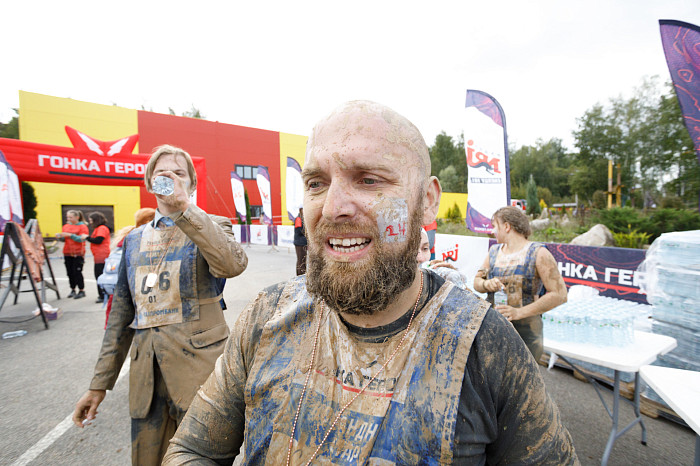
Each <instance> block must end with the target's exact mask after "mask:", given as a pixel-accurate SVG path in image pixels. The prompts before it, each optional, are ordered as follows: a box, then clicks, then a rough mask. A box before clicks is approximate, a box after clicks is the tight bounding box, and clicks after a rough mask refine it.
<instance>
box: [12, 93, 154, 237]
mask: <svg viewBox="0 0 700 466" xmlns="http://www.w3.org/2000/svg"><path fill="white" fill-rule="evenodd" d="M19 104H20V112H19V132H20V139H21V140H23V141H31V142H37V143H41V144H52V145H56V146H63V147H73V145H72V144H71V142H70V139H68V135H66V130H65V128H64V127H65V126H66V125H68V126H70V127H72V128H75V129H77V130H78V131H80V132H82V133H85V134H86V135H88V136H90V137H93V138H95V139H99V140H102V141H112V140H115V139H120V138H123V137H126V136H131V135H132V134H137V133H138V112H137V111H136V110H130V109H125V108H121V107H116V106H109V105H100V104H93V103H89V102H80V101H77V100H73V99H66V98H61V97H53V96H48V95H42V94H35V93H32V92H25V91H20V92H19ZM134 153H138V145H137V146H136V148H135V149H134ZM31 185H32V186H33V187H34V190H35V192H36V197H37V208H36V211H37V220H39V225H40V227H41V231H42V233H43V234H44V235H54V234H55V233H57V232H59V231H61V227H62V223H61V222H62V219H61V206H62V205H74V204H76V205H106V206H114V222H115V224H116V225H112V226H113V227H115V231H118V230H119V229H120V228H122V227H125V226H127V225H133V223H134V212H135V211H136V210H138V209H139V208H140V207H141V200H140V195H139V188H137V187H135V186H85V185H71V184H57V183H37V182H33V183H31ZM117 200H118V202H117ZM84 213H85V214H87V213H88V212H84Z"/></svg>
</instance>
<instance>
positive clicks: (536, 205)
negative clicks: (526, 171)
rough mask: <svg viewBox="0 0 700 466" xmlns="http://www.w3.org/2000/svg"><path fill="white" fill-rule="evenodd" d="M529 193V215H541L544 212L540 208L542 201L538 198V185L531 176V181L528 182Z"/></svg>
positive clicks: (527, 189)
mask: <svg viewBox="0 0 700 466" xmlns="http://www.w3.org/2000/svg"><path fill="white" fill-rule="evenodd" d="M526 191H527V198H526V199H527V213H528V214H535V215H539V214H540V212H542V209H541V208H540V200H539V199H538V197H537V184H536V183H535V178H534V177H533V176H532V175H530V179H529V180H528V181H527V186H526Z"/></svg>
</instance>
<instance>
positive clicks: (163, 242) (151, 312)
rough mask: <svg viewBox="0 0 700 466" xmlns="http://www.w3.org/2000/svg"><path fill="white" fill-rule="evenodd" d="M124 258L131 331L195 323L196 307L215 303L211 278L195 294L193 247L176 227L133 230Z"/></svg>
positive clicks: (216, 296) (195, 278) (216, 297)
mask: <svg viewBox="0 0 700 466" xmlns="http://www.w3.org/2000/svg"><path fill="white" fill-rule="evenodd" d="M124 257H125V258H126V260H127V261H128V262H127V268H126V270H127V276H128V280H129V288H130V290H131V296H132V299H133V300H134V307H135V313H134V320H133V322H132V323H131V325H130V326H131V327H132V328H135V329H145V328H151V327H159V326H162V325H169V324H179V323H182V322H190V321H195V320H198V319H199V305H200V304H203V303H208V302H214V301H216V300H218V295H219V293H218V291H217V288H216V282H215V279H214V278H213V277H212V278H211V280H210V281H211V283H210V284H209V286H205V287H200V290H199V291H198V287H197V280H198V278H199V279H201V278H202V277H197V273H196V272H197V246H196V245H195V244H194V243H193V242H192V241H191V240H190V239H189V238H188V237H187V235H185V233H184V232H183V231H182V230H181V229H180V228H178V227H177V226H176V225H172V226H160V227H159V228H158V229H155V228H153V226H152V225H151V223H148V224H146V225H145V226H144V228H143V229H139V230H135V233H134V234H131V235H129V237H128V240H127V241H126V242H125V251H124ZM149 275H154V277H153V279H149ZM151 280H152V281H151ZM198 293H200V294H201V293H204V294H206V296H198Z"/></svg>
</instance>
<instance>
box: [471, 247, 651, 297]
mask: <svg viewBox="0 0 700 466" xmlns="http://www.w3.org/2000/svg"><path fill="white" fill-rule="evenodd" d="M494 244H496V240H494V239H490V240H489V246H488V247H489V248H490V247H491V246H493V245H494ZM544 244H545V246H546V247H547V249H548V250H549V252H551V253H552V256H554V260H556V261H557V267H558V268H559V273H560V274H561V276H562V278H563V279H564V283H566V288H567V289H568V288H571V287H572V286H574V285H585V286H590V287H592V288H595V289H596V290H598V292H599V293H600V295H601V296H607V297H609V298H616V299H625V300H628V301H635V302H638V303H642V304H648V303H647V299H646V295H645V294H642V293H641V292H640V291H639V282H638V281H637V276H636V275H635V271H636V270H637V267H639V264H641V263H642V261H643V260H644V257H646V251H645V250H644V249H629V248H613V247H597V246H579V245H575V244H562V243H544ZM482 260H483V259H482Z"/></svg>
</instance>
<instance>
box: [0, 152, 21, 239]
mask: <svg viewBox="0 0 700 466" xmlns="http://www.w3.org/2000/svg"><path fill="white" fill-rule="evenodd" d="M23 220H24V214H23V213H22V198H21V196H20V191H19V180H18V179H17V174H16V173H15V171H14V170H13V169H12V166H11V165H10V164H9V163H7V160H6V159H5V154H3V153H2V151H0V231H2V230H3V229H4V227H5V223H7V222H9V221H12V222H15V223H18V224H22V223H23Z"/></svg>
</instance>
